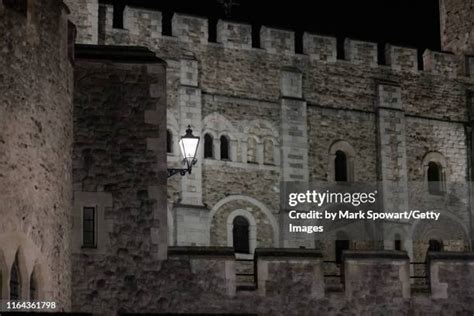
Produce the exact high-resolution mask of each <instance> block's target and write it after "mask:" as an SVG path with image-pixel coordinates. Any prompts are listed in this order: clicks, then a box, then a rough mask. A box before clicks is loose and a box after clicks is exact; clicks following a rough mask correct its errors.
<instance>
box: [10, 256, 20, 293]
mask: <svg viewBox="0 0 474 316" xmlns="http://www.w3.org/2000/svg"><path fill="white" fill-rule="evenodd" d="M20 280H21V278H20V267H19V266H18V253H17V255H16V256H15V262H13V265H12V268H11V271H10V300H12V301H15V300H19V299H20V293H21V286H20V284H21V281H20Z"/></svg>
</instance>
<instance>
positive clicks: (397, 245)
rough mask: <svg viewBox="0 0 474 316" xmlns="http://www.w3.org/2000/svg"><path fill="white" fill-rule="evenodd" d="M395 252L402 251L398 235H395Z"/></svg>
mask: <svg viewBox="0 0 474 316" xmlns="http://www.w3.org/2000/svg"><path fill="white" fill-rule="evenodd" d="M395 250H402V241H401V239H400V235H399V234H396V235H395Z"/></svg>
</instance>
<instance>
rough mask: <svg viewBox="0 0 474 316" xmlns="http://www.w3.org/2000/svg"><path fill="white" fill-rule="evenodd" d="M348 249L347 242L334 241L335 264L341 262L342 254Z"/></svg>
mask: <svg viewBox="0 0 474 316" xmlns="http://www.w3.org/2000/svg"><path fill="white" fill-rule="evenodd" d="M347 249H349V240H336V262H337V263H341V262H342V252H343V251H344V250H347Z"/></svg>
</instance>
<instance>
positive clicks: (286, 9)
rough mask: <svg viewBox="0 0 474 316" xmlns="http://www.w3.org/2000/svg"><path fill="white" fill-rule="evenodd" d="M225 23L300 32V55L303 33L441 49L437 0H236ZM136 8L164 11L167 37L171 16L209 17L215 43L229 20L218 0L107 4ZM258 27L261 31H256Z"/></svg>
mask: <svg viewBox="0 0 474 316" xmlns="http://www.w3.org/2000/svg"><path fill="white" fill-rule="evenodd" d="M234 1H237V2H238V5H237V6H234V7H232V12H231V16H230V17H228V18H227V19H229V20H232V21H242V22H247V23H250V24H252V25H254V26H260V25H268V26H276V27H281V28H285V29H291V30H294V31H295V32H296V47H297V48H296V49H297V51H301V35H302V32H303V31H310V32H314V33H317V34H323V35H332V36H337V37H338V39H339V44H340V43H342V40H343V38H344V37H351V38H355V39H361V40H367V41H373V42H378V43H379V44H380V45H383V44H384V43H386V42H388V43H392V44H398V45H401V46H409V47H416V48H419V49H420V50H421V52H422V51H423V50H424V49H425V48H430V49H432V50H439V49H440V34H439V9H438V0H326V1H321V0H319V1H316V0H313V1H309V0H306V1H302V0H297V1H296V0H295V1H256V0H253V1H250V0H234ZM102 2H108V3H110V2H115V3H122V4H123V3H126V4H130V5H133V6H138V7H146V8H156V9H158V10H160V11H162V12H163V13H164V33H165V34H167V33H168V32H169V28H170V21H169V19H170V17H171V14H172V12H181V13H191V14H194V15H198V16H203V17H204V16H205V17H208V18H209V19H210V21H211V22H210V40H211V41H214V40H215V28H214V25H215V23H216V21H217V19H219V18H226V17H225V14H224V9H223V6H222V5H221V4H220V3H219V0H199V1H197V0H194V1H191V0H188V1H185V0H172V1H171V0H169V1H163V0H154V1H151V0H148V1H146V0H104V1H102ZM254 29H257V28H254Z"/></svg>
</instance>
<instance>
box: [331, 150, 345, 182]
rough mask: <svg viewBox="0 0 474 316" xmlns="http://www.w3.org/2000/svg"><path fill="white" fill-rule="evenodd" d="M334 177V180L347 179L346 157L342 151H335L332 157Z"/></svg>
mask: <svg viewBox="0 0 474 316" xmlns="http://www.w3.org/2000/svg"><path fill="white" fill-rule="evenodd" d="M334 171H335V175H334V179H335V180H336V181H347V158H346V154H345V153H344V152H343V151H340V150H338V151H336V158H335V159H334Z"/></svg>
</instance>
